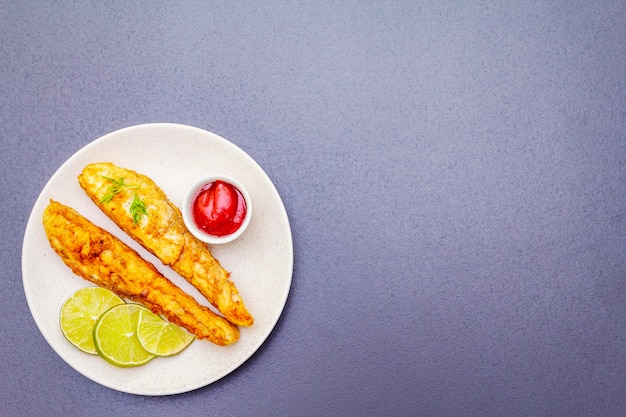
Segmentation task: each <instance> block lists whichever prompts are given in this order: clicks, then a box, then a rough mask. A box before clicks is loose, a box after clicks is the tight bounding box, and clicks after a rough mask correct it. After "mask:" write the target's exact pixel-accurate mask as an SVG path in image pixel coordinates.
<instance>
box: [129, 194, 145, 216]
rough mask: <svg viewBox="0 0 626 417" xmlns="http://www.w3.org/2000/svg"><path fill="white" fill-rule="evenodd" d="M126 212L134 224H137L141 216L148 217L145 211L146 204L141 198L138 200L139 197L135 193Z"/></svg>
mask: <svg viewBox="0 0 626 417" xmlns="http://www.w3.org/2000/svg"><path fill="white" fill-rule="evenodd" d="M128 211H129V212H130V215H131V216H133V221H134V223H135V224H137V223H139V220H141V216H143V215H144V214H145V215H146V216H147V215H148V210H146V203H144V202H143V201H142V200H141V198H139V195H138V194H137V193H136V192H135V195H134V197H133V202H132V203H130V207H129V208H128Z"/></svg>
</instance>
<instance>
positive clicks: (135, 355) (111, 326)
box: [93, 303, 156, 368]
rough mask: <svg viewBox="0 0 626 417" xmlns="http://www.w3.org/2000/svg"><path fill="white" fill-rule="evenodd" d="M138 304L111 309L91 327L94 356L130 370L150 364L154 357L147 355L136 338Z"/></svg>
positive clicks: (139, 306) (141, 308) (140, 310)
mask: <svg viewBox="0 0 626 417" xmlns="http://www.w3.org/2000/svg"><path fill="white" fill-rule="evenodd" d="M144 310H145V311H148V310H147V308H146V307H144V306H142V305H139V304H132V303H130V304H121V305H117V306H114V307H111V308H110V309H109V310H107V311H106V312H105V313H104V314H102V315H101V316H100V318H99V319H98V322H97V323H96V325H95V326H94V330H93V339H94V345H95V347H96V350H97V352H98V353H99V354H100V356H102V357H103V358H104V359H105V360H106V361H107V362H109V363H111V364H113V365H116V366H120V367H124V368H126V367H133V366H139V365H143V364H145V363H148V362H150V361H151V360H152V359H154V358H155V356H156V355H153V354H151V353H150V352H148V351H146V350H145V349H144V348H143V346H141V343H139V339H138V338H137V323H138V322H139V316H140V314H141V312H142V311H144Z"/></svg>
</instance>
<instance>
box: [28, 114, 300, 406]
mask: <svg viewBox="0 0 626 417" xmlns="http://www.w3.org/2000/svg"><path fill="white" fill-rule="evenodd" d="M105 161H108V162H113V163H115V164H116V165H119V166H122V167H124V168H129V169H132V170H134V171H137V172H139V173H142V174H145V175H147V176H149V177H150V178H152V179H153V180H154V181H155V182H156V183H157V184H158V185H159V186H160V187H161V188H162V189H163V190H164V191H165V193H166V194H167V195H168V198H169V199H170V201H172V202H173V203H174V204H176V205H178V206H179V207H180V204H181V203H182V199H183V195H184V192H185V190H186V189H187V187H189V186H190V185H191V184H193V183H194V181H196V180H197V179H198V178H201V177H205V176H207V175H211V174H223V175H228V176H231V177H234V178H237V179H238V180H239V181H240V182H241V183H243V184H244V185H245V187H246V188H247V189H248V191H249V193H250V196H251V198H252V201H253V203H254V212H253V215H252V220H251V222H250V225H249V226H248V229H247V230H246V232H245V233H244V234H243V235H242V236H241V237H240V238H239V239H237V240H235V241H234V242H231V243H229V244H225V245H220V246H215V247H212V248H211V251H212V253H213V255H214V256H215V257H216V258H217V259H218V260H219V261H220V263H221V264H222V266H224V268H226V269H227V270H229V271H230V272H231V279H232V280H233V281H234V282H235V284H236V285H237V287H238V288H239V292H240V294H241V296H242V297H243V299H244V301H245V303H246V306H247V307H248V309H249V310H250V312H251V313H252V315H253V316H254V318H255V322H254V325H253V326H251V327H249V328H241V336H240V339H239V340H238V341H237V342H236V343H235V344H233V345H230V346H227V347H223V346H216V345H214V344H212V343H210V342H208V341H205V340H196V341H194V342H193V343H192V344H191V346H189V347H188V348H187V349H186V350H185V351H183V352H182V353H180V354H179V355H177V356H173V357H165V358H156V359H154V360H153V361H151V362H150V363H148V364H146V365H144V366H140V367H137V368H128V369H123V368H117V367H115V366H112V365H110V364H108V363H107V362H105V361H104V360H103V359H102V358H100V357H98V356H95V355H89V354H86V353H83V352H81V351H80V350H78V349H76V348H75V347H74V346H72V345H71V344H70V343H69V342H68V341H67V340H66V339H65V338H64V337H63V334H62V333H61V329H60V326H59V313H60V309H61V305H62V304H63V302H64V301H65V300H66V299H67V298H68V297H69V296H70V295H71V294H72V293H73V292H74V291H76V290H77V289H78V288H81V287H85V286H89V285H92V284H90V283H89V282H87V281H85V280H83V279H82V278H80V277H78V276H77V275H75V274H74V273H73V272H72V271H71V270H70V269H69V268H68V267H67V266H66V265H65V264H64V263H63V261H62V260H61V258H60V257H59V256H57V255H56V253H54V251H53V250H52V249H51V247H50V244H49V243H48V240H47V238H46V235H45V232H44V229H43V225H42V213H43V210H44V208H45V207H46V206H47V205H48V202H49V200H50V199H54V200H56V201H59V202H60V203H62V204H65V205H68V206H70V207H72V208H74V209H76V210H77V211H78V212H79V213H81V214H82V215H83V216H85V217H87V218H88V219H89V220H91V221H92V222H93V223H94V224H96V225H98V226H100V227H103V228H104V229H106V230H108V231H109V232H111V233H112V234H114V235H115V236H117V237H119V238H120V239H121V240H123V241H124V242H126V243H127V244H128V245H129V246H131V247H132V248H133V249H135V250H136V251H137V252H139V254H140V255H142V256H143V257H144V259H146V260H148V261H149V262H151V263H152V264H154V265H155V266H156V268H157V269H159V270H160V271H161V273H163V275H165V276H166V277H168V278H169V279H170V280H171V281H173V282H174V283H175V284H177V285H178V286H179V287H181V288H182V289H183V290H184V291H186V292H187V293H189V294H191V295H192V296H194V297H195V298H196V299H197V300H198V302H200V303H201V304H204V305H207V306H208V305H209V304H208V302H207V301H206V300H205V299H204V298H203V297H202V296H201V295H200V293H199V292H198V291H196V290H195V288H193V287H191V286H190V285H189V284H188V283H187V282H186V281H185V280H184V279H182V278H181V277H179V276H178V275H177V274H176V273H174V272H173V271H172V270H171V269H170V268H169V267H166V266H164V265H163V264H162V263H161V262H160V261H159V260H158V259H157V258H155V257H154V256H153V255H152V254H150V253H149V252H147V251H146V250H145V249H143V248H142V247H141V246H139V245H138V244H137V243H136V242H134V241H133V240H132V239H130V238H129V237H128V236H127V235H126V234H125V233H124V232H122V231H121V230H120V229H119V228H118V227H117V226H116V225H115V224H114V223H113V222H112V221H111V220H109V219H108V218H107V217H106V216H105V215H104V214H103V213H102V212H101V211H100V210H99V209H98V208H97V207H96V205H95V204H94V203H93V202H92V201H91V200H90V199H89V198H88V197H87V195H86V194H85V193H84V191H83V190H82V189H81V188H80V186H79V185H78V181H77V176H78V174H79V173H80V172H81V171H82V169H83V168H84V167H85V165H87V164H89V163H91V162H105ZM292 271H293V243H292V237H291V229H290V227H289V220H288V218H287V213H286V211H285V207H284V205H283V203H282V200H281V198H280V196H279V194H278V192H277V191H276V188H275V187H274V185H273V183H272V181H271V180H270V178H269V177H268V176H267V174H266V173H265V172H264V171H263V169H262V168H261V167H260V166H259V165H258V164H257V163H256V162H255V161H254V160H253V159H252V158H251V157H250V156H249V155H248V154H246V153H245V152H244V151H243V150H241V149H240V148H238V147H237V146H235V145H234V144H232V143H231V142H229V141H227V140H226V139H224V138H222V137H220V136H218V135H215V134H213V133H210V132H207V131H205V130H201V129H198V128H194V127H189V126H183V125H177V124H163V123H158V124H146V125H139V126H133V127H129V128H125V129H122V130H118V131H115V132H113V133H110V134H108V135H105V136H103V137H101V138H99V139H97V140H95V141H94V142H92V143H90V144H88V145H87V146H85V147H84V148H82V149H81V150H80V151H78V152H77V153H75V154H74V155H73V156H72V157H71V158H69V159H68V160H67V161H66V162H65V163H64V164H63V165H62V166H61V167H60V168H59V169H58V171H57V172H56V173H55V174H54V175H53V176H52V178H50V180H49V181H48V183H47V184H46V186H45V187H44V188H43V190H42V192H41V194H40V195H39V197H38V199H37V201H36V202H35V205H34V207H33V210H32V213H31V215H30V218H29V220H28V224H27V226H26V231H25V235H24V244H23V249H22V276H23V281H24V290H25V293H26V299H27V301H28V306H29V308H30V311H31V313H32V315H33V318H34V319H35V322H36V323H37V326H38V327H39V329H40V330H41V333H42V334H43V336H44V337H45V339H46V340H47V341H48V343H49V344H50V346H52V348H53V349H54V350H55V351H56V352H57V353H58V354H59V355H60V356H61V358H63V360H65V361H66V362H67V363H68V364H69V365H70V366H71V367H73V368H74V369H76V370H77V371H78V372H80V373H81V374H83V375H84V376H86V377H87V378H90V379H91V380H93V381H95V382H97V383H99V384H102V385H104V386H107V387H109V388H112V389H115V390H118V391H122V392H128V393H133V394H142V395H169V394H177V393H182V392H186V391H191V390H194V389H197V388H200V387H203V386H206V385H208V384H210V383H212V382H214V381H216V380H218V379H220V378H222V377H224V376H225V375H228V374H229V373H230V372H232V371H233V370H235V369H237V368H238V367H239V366H240V365H241V364H243V363H244V362H245V361H246V360H247V359H248V358H250V357H251V356H252V355H253V354H254V353H255V352H256V350H257V349H258V348H259V347H260V346H261V345H262V344H263V342H264V341H265V340H266V338H267V337H268V336H269V334H270V333H271V331H272V329H273V328H274V326H275V325H276V323H277V321H278V319H279V317H280V315H281V313H282V311H283V308H284V306H285V302H286V301H287V296H288V294H289V288H290V287H291V277H292Z"/></svg>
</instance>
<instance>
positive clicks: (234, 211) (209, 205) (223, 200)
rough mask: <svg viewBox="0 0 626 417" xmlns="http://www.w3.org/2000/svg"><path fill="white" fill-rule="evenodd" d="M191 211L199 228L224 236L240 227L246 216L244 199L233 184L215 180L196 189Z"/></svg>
mask: <svg viewBox="0 0 626 417" xmlns="http://www.w3.org/2000/svg"><path fill="white" fill-rule="evenodd" d="M192 212H193V219H194V221H195V223H196V225H197V226H198V228H200V230H202V231H204V232H206V233H208V234H211V235H214V236H225V235H229V234H231V233H234V232H235V231H237V229H239V227H241V223H243V219H244V218H245V217H246V200H245V199H244V198H243V195H242V194H241V191H239V189H238V188H237V187H235V186H234V185H232V184H229V183H227V182H224V181H221V180H215V181H213V182H210V183H208V184H207V185H205V186H203V187H202V188H200V190H198V192H197V193H196V195H195V196H194V197H193V202H192Z"/></svg>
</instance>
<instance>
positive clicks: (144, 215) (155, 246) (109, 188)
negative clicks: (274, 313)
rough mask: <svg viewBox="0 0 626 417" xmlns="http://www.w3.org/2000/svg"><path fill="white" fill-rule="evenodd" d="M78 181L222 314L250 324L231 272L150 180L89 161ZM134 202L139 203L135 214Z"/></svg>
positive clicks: (117, 219) (120, 169) (108, 163)
mask: <svg viewBox="0 0 626 417" xmlns="http://www.w3.org/2000/svg"><path fill="white" fill-rule="evenodd" d="M78 182H79V184H80V186H81V187H82V188H83V189H84V190H85V192H86V193H87V195H88V196H89V197H90V198H91V199H92V200H93V201H94V203H96V204H97V205H98V207H100V209H101V210H102V211H103V212H104V213H105V214H106V215H107V216H108V217H109V218H110V219H111V220H113V221H114V222H115V223H116V224H117V225H118V226H119V227H120V228H121V229H122V230H123V231H124V232H126V233H127V234H128V235H129V236H130V237H131V238H133V239H134V240H136V241H137V242H139V243H140V244H141V245H142V246H143V247H144V248H146V249H147V250H148V251H150V252H152V253H153V254H154V255H155V256H156V257H158V258H159V259H160V260H161V262H163V264H165V265H169V266H170V267H171V268H172V269H173V270H174V271H176V272H177V273H178V274H180V275H181V276H182V277H183V278H185V279H186V280H187V281H188V282H189V283H191V285H193V286H194V287H196V288H197V289H198V291H200V293H201V294H202V295H204V296H205V297H206V298H207V300H209V302H210V303H211V304H212V305H213V306H215V307H216V308H217V309H218V310H219V311H220V312H221V313H222V314H223V315H224V317H226V319H228V320H229V321H230V322H231V323H233V324H236V325H238V326H251V325H252V324H253V323H254V318H253V317H252V315H251V314H250V313H249V312H248V310H247V308H246V306H245V304H244V302H243V299H242V298H241V296H240V295H239V290H238V289H237V287H236V286H235V284H234V283H233V282H232V281H231V280H230V273H229V272H228V271H226V270H225V269H224V268H223V267H222V266H221V265H220V263H219V261H218V260H217V259H215V258H214V257H213V255H212V254H211V252H210V251H209V249H208V247H207V246H206V244H204V243H203V242H201V241H200V240H198V239H196V238H195V237H194V236H193V235H192V234H191V233H190V232H189V231H188V230H187V228H186V227H185V224H184V223H183V219H182V215H181V212H180V210H179V209H178V208H177V207H176V206H175V205H174V204H172V203H171V202H170V201H169V200H168V198H167V196H166V194H165V192H163V190H161V188H159V187H158V186H157V185H156V184H155V183H154V181H152V180H151V179H150V178H148V177H147V176H145V175H142V174H139V173H137V172H135V171H132V170H129V169H125V168H121V167H118V166H116V165H114V164H113V163H110V162H100V163H93V164H89V165H87V166H86V167H85V168H84V169H83V171H82V172H81V174H80V175H79V176H78ZM138 207H139V208H141V207H143V211H141V210H140V212H139V215H138V213H137V208H138Z"/></svg>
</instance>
